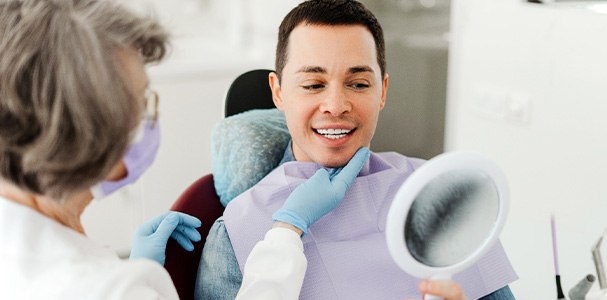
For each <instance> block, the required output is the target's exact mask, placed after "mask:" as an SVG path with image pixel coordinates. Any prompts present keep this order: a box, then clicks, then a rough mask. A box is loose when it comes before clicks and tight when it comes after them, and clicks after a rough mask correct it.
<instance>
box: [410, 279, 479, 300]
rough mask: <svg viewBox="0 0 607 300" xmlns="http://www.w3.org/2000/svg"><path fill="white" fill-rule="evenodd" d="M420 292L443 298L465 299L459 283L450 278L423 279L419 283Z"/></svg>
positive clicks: (452, 299) (446, 299)
mask: <svg viewBox="0 0 607 300" xmlns="http://www.w3.org/2000/svg"><path fill="white" fill-rule="evenodd" d="M419 290H420V291H421V292H422V294H430V295H433V296H438V297H442V298H445V300H467V299H468V298H466V296H465V295H464V291H463V290H462V288H461V287H460V286H459V284H457V283H455V282H453V281H450V280H424V281H422V282H420V283H419Z"/></svg>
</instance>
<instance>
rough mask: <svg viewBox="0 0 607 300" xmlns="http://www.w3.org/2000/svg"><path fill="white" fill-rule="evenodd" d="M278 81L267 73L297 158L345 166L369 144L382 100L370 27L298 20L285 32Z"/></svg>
mask: <svg viewBox="0 0 607 300" xmlns="http://www.w3.org/2000/svg"><path fill="white" fill-rule="evenodd" d="M287 53H288V54H287V62H286V64H285V67H284V69H283V71H282V78H281V80H280V82H279V81H278V78H277V77H276V74H274V73H272V74H270V87H271V88H272V94H273V97H274V104H275V105H276V107H277V108H278V109H280V110H281V111H283V112H284V113H285V116H286V120H287V126H288V127H289V132H290V133H291V136H292V138H293V154H294V155H295V159H296V160H298V161H313V162H317V163H320V164H322V165H323V166H326V167H341V166H344V165H345V164H346V163H347V162H348V161H349V160H350V158H352V156H353V155H354V153H355V152H356V150H358V148H360V147H362V146H365V147H369V146H370V143H371V139H372V138H373V134H374V133H375V127H376V125H377V118H378V116H379V111H380V110H382V108H383V107H384V104H385V98H386V89H387V87H388V75H387V74H386V75H385V76H384V78H382V76H381V71H380V68H379V64H378V63H377V56H376V50H375V43H374V40H373V36H372V35H371V33H370V32H369V31H368V30H367V29H366V28H365V27H363V26H360V25H352V26H349V25H340V26H323V25H307V24H300V25H298V26H297V27H296V28H295V29H294V30H293V31H292V32H291V35H290V37H289V46H288V52H287Z"/></svg>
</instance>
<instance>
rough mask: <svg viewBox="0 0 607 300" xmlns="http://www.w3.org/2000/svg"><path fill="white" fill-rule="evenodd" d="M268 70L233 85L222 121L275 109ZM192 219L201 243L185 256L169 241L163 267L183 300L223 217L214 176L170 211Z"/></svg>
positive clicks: (188, 296) (246, 75) (192, 188)
mask: <svg viewBox="0 0 607 300" xmlns="http://www.w3.org/2000/svg"><path fill="white" fill-rule="evenodd" d="M270 72H272V71H271V70H253V71H249V72H246V73H244V74H242V75H240V76H239V77H238V78H236V79H235V80H234V82H232V84H231V85H230V88H229V90H228V93H227V95H226V100H225V113H224V114H225V117H229V116H231V115H235V114H238V113H241V112H244V111H247V110H250V109H255V108H274V103H273V101H272V93H271V90H270V87H269V84H268V75H269V73H270ZM171 210H173V211H179V212H183V213H187V214H189V215H192V216H195V217H197V218H198V219H200V220H201V221H202V227H200V228H199V229H198V232H200V235H201V236H202V240H201V241H200V242H198V243H195V244H194V250H193V251H192V252H187V251H185V250H184V249H183V248H181V246H179V244H177V242H175V241H174V240H172V239H169V242H168V244H167V250H166V262H165V265H164V267H165V268H166V270H167V271H168V272H169V274H170V275H171V278H172V280H173V284H174V285H175V288H176V289H177V293H178V294H179V298H180V299H182V300H189V299H194V287H195V284H196V274H197V271H198V264H199V262H200V257H201V255H202V249H203V247H204V243H205V240H206V237H207V235H208V234H209V230H210V229H211V226H212V225H213V223H214V222H215V220H217V218H219V217H220V216H221V215H222V214H223V210H224V207H223V205H222V204H221V203H220V202H219V197H218V196H217V192H216V191H215V186H214V183H213V175H212V174H207V175H204V176H202V177H201V178H199V179H198V180H196V181H195V182H194V183H192V185H190V187H188V188H187V189H186V190H185V191H184V192H183V194H181V196H179V198H178V199H177V201H175V203H174V204H173V206H172V207H171Z"/></svg>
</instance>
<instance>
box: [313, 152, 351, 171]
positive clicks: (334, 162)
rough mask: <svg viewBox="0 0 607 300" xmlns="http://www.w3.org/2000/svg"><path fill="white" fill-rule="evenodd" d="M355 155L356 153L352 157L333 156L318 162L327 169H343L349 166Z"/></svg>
mask: <svg viewBox="0 0 607 300" xmlns="http://www.w3.org/2000/svg"><path fill="white" fill-rule="evenodd" d="M353 155H354V153H353V154H351V155H340V156H335V155H333V156H331V157H326V158H323V159H321V160H318V161H317V162H318V163H319V164H321V165H322V166H323V167H325V168H341V167H343V166H345V165H347V164H348V162H349V161H350V159H351V158H352V156H353Z"/></svg>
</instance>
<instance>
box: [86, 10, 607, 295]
mask: <svg viewBox="0 0 607 300" xmlns="http://www.w3.org/2000/svg"><path fill="white" fill-rule="evenodd" d="M122 1H123V2H124V3H125V4H126V5H128V6H131V7H132V8H133V9H135V10H137V11H139V12H141V13H145V14H152V15H154V16H155V17H156V18H158V19H159V20H160V21H161V22H162V23H163V24H164V25H165V26H166V27H167V28H169V30H170V32H171V33H172V36H173V40H172V50H171V54H170V56H169V57H168V59H166V60H165V61H164V62H163V63H162V64H160V65H158V66H152V67H150V68H149V75H150V78H151V81H152V87H153V88H154V89H155V90H156V91H157V92H158V93H159V95H160V126H161V131H162V142H161V147H160V151H159V154H158V157H157V159H156V162H155V164H154V165H153V166H152V167H151V168H150V170H149V171H148V172H147V173H146V174H145V175H144V176H143V177H142V179H141V180H140V181H139V182H138V183H137V184H135V185H133V186H130V187H128V188H125V189H124V190H122V191H120V192H118V193H116V194H115V195H113V196H111V197H109V198H107V199H103V200H101V201H95V202H94V203H93V205H91V206H90V207H89V208H88V209H87V211H86V212H85V215H84V218H83V223H84V225H85V227H86V230H87V232H88V235H89V236H90V237H91V238H93V239H95V240H97V241H99V242H101V243H103V244H106V245H107V246H109V247H112V248H113V249H115V250H116V251H118V252H119V253H120V254H122V255H123V256H127V255H128V253H129V249H130V239H131V235H132V233H133V231H134V230H135V228H136V226H137V225H139V224H141V223H142V222H143V221H144V220H147V219H149V218H150V217H152V216H155V215H157V214H159V213H161V212H163V211H166V210H167V209H168V208H169V207H170V206H171V204H172V203H173V201H175V199H177V197H178V196H179V195H180V194H181V192H183V191H184V190H185V189H186V188H187V187H188V186H189V185H190V184H191V183H192V182H193V181H195V180H196V179H197V178H199V177H200V176H202V175H204V174H208V173H210V172H211V161H210V157H211V153H210V135H211V129H212V127H213V125H214V124H215V123H217V122H218V121H219V120H220V119H222V118H223V98H224V95H225V92H226V90H227V88H228V86H229V84H230V83H231V81H232V80H233V79H234V78H235V77H236V76H238V75H239V74H241V73H243V72H245V71H248V70H251V69H256V68H268V69H273V68H274V51H275V45H276V35H277V31H278V25H279V24H280V21H281V20H282V18H283V17H284V16H285V15H286V13H287V12H288V11H289V10H291V9H292V8H293V7H294V6H296V5H297V4H298V3H299V2H300V1H296V0H179V1H169V0H138V1H127V0H122ZM362 2H363V3H365V4H366V5H367V6H368V7H369V8H370V9H371V10H372V11H373V12H374V13H375V14H376V16H377V17H378V19H379V20H380V22H381V23H382V26H383V28H384V31H385V37H386V44H387V49H386V50H387V65H388V66H387V68H388V73H389V74H390V87H389V90H388V99H387V102H386V109H384V110H383V111H382V113H381V117H380V122H379V124H378V128H377V132H376V135H375V138H374V140H373V144H372V149H373V150H375V151H397V152H400V153H402V154H404V155H407V156H414V157H422V158H431V157H433V156H435V155H437V154H439V153H441V152H443V151H450V150H471V151H476V152H481V153H483V154H485V155H486V156H489V157H490V158H492V159H494V160H495V161H496V162H497V163H498V164H499V165H500V166H501V167H502V169H503V170H504V171H505V173H506V175H507V177H508V180H509V183H510V189H511V198H512V199H511V212H510V216H509V219H508V222H507V224H506V227H505V228H504V232H503V234H502V239H501V240H502V242H503V244H504V247H505V248H506V251H507V253H508V255H509V257H510V259H511V261H512V263H513V265H514V267H515V269H516V270H517V272H518V274H519V276H520V279H519V280H518V281H517V282H515V283H514V284H512V285H511V288H512V290H513V292H514V294H515V296H517V298H518V299H551V298H555V297H556V291H555V286H554V270H553V266H552V248H551V241H550V223H549V220H550V214H551V213H554V214H555V216H556V222H557V228H558V238H559V251H560V256H561V257H560V263H561V272H562V277H563V285H564V287H565V290H568V289H569V288H570V287H572V286H573V285H574V284H575V283H577V281H578V280H580V279H581V278H582V277H583V276H585V275H586V274H588V273H594V266H593V264H592V260H591V256H590V247H591V246H592V244H594V243H595V242H596V240H597V239H598V238H599V236H600V235H601V234H602V233H603V231H604V229H605V228H606V227H607V192H605V189H604V188H603V184H604V183H605V179H606V178H607V158H606V157H605V156H604V154H606V153H607V118H606V117H605V116H607V101H606V100H607V89H605V86H606V82H605V80H606V78H607V55H605V53H607V39H606V38H605V34H604V33H605V32H607V15H606V13H607V6H606V5H605V3H607V2H605V1H571V2H569V1H557V2H551V3H545V4H532V3H528V2H526V1H522V0H493V1H486V0H459V1H458V0H454V1H447V0H366V1H362ZM116 212H120V213H116ZM604 252H607V251H604ZM594 288H596V287H594Z"/></svg>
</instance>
